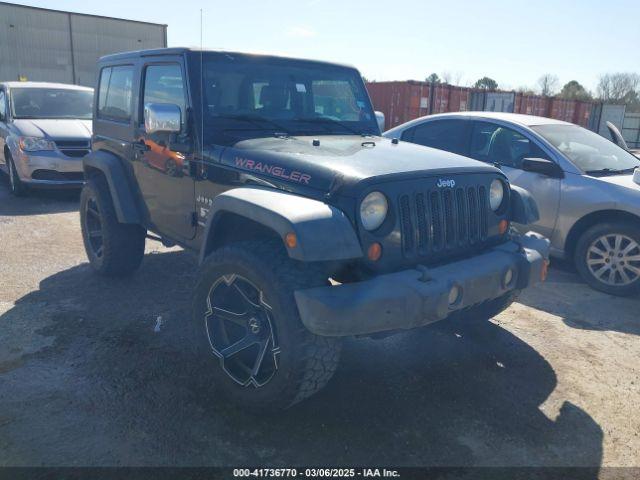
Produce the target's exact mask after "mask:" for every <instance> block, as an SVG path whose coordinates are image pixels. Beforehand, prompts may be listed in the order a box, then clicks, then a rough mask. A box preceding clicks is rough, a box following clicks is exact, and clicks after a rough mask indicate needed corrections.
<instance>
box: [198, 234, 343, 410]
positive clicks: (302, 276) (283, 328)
mask: <svg viewBox="0 0 640 480" xmlns="http://www.w3.org/2000/svg"><path fill="white" fill-rule="evenodd" d="M324 284H327V279H326V277H325V276H323V274H322V273H321V272H320V271H318V270H317V269H315V268H314V267H312V266H310V265H306V264H302V263H300V262H296V261H294V260H291V259H290V258H289V257H288V255H287V254H286V251H284V248H283V246H282V244H281V242H280V241H279V240H274V241H271V240H264V241H248V242H241V243H237V244H232V245H229V246H226V247H223V248H220V249H218V250H216V251H215V252H214V253H212V254H211V255H210V256H209V257H208V258H207V260H206V261H205V263H204V264H203V266H202V270H201V273H200V277H199V281H198V285H197V287H196V290H195V293H194V298H193V323H192V326H193V334H194V335H195V338H194V341H195V343H196V345H197V347H198V350H199V351H200V353H201V354H202V355H203V359H204V362H203V368H204V372H203V374H204V375H206V376H208V377H209V378H210V380H211V383H212V384H213V387H214V389H216V390H217V391H219V392H220V393H222V394H223V395H224V396H226V397H227V398H229V399H230V400H231V401H232V402H233V403H234V404H235V405H238V406H240V407H244V408H248V409H250V410H252V411H264V410H266V411H277V410H282V409H285V408H288V407H290V406H292V405H294V404H295V403H297V402H299V401H301V400H303V399H305V398H307V397H309V396H310V395H312V394H314V393H315V392H317V391H318V390H320V389H321V388H322V387H324V386H325V385H326V383H327V382H328V381H329V379H330V378H331V377H332V376H333V373H334V372H335V370H336V367H337V365H338V358H339V353H340V346H341V342H340V340H339V339H336V338H329V337H320V336H317V335H314V334H312V333H310V332H309V331H308V330H307V329H306V328H305V327H304V326H303V325H302V323H301V321H300V317H299V314H298V309H297V307H296V303H295V299H294V295H293V293H294V291H295V290H297V289H300V288H310V287H313V286H320V285H324Z"/></svg>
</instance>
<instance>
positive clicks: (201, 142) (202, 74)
mask: <svg viewBox="0 0 640 480" xmlns="http://www.w3.org/2000/svg"><path fill="white" fill-rule="evenodd" d="M202 16H203V15H202V9H200V151H201V152H202V153H201V156H203V155H202V154H203V153H204V88H203V86H204V70H203V68H202V66H203V63H204V62H203V61H202V55H203V53H202V50H203V48H204V47H203V43H202V24H203V22H202ZM202 160H203V161H204V158H202Z"/></svg>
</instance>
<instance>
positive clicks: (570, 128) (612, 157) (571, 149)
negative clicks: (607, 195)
mask: <svg viewBox="0 0 640 480" xmlns="http://www.w3.org/2000/svg"><path fill="white" fill-rule="evenodd" d="M531 128H532V129H533V130H535V131H536V132H538V133H539V134H540V135H542V136H543V137H544V138H545V139H546V140H547V141H548V142H549V143H551V145H553V146H554V147H556V148H557V149H558V150H560V151H561V152H562V153H564V154H565V155H566V156H567V157H568V158H569V160H571V161H572V162H573V163H574V165H576V166H577V167H578V168H580V169H582V170H583V171H584V172H585V173H587V174H589V175H619V174H624V173H633V170H634V169H635V168H636V167H640V160H638V159H637V158H636V157H634V156H633V155H631V154H630V153H629V152H627V151H626V150H623V149H622V148H620V147H619V146H617V145H616V144H615V143H613V142H611V141H609V140H607V139H606V138H604V137H602V136H600V135H598V134H597V133H594V132H591V131H589V130H586V129H584V128H582V127H578V126H577V125H536V126H532V127H531Z"/></svg>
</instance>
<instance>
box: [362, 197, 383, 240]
mask: <svg viewBox="0 0 640 480" xmlns="http://www.w3.org/2000/svg"><path fill="white" fill-rule="evenodd" d="M388 211H389V204H388V202H387V198H386V197H385V196H384V195H383V194H382V193H380V192H371V193H370V194H369V195H367V196H366V197H364V200H362V203H361V204H360V221H361V222H362V226H363V227H364V228H365V230H368V231H371V230H375V229H376V228H378V227H379V226H380V225H382V222H384V219H385V218H386V217H387V212H388Z"/></svg>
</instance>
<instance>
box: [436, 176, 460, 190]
mask: <svg viewBox="0 0 640 480" xmlns="http://www.w3.org/2000/svg"><path fill="white" fill-rule="evenodd" d="M436 186H438V187H440V188H444V187H449V188H453V187H455V186H456V181H455V180H444V179H442V178H441V179H440V180H438V183H436Z"/></svg>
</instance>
